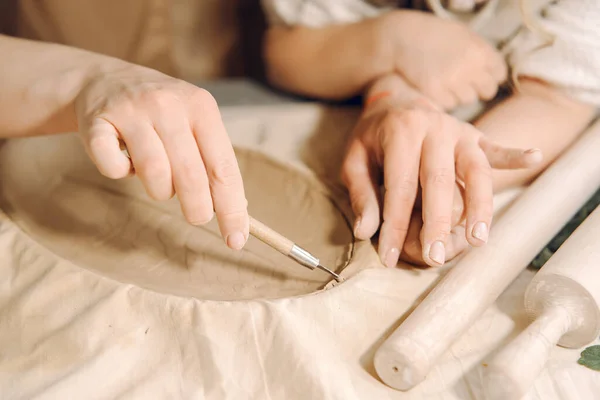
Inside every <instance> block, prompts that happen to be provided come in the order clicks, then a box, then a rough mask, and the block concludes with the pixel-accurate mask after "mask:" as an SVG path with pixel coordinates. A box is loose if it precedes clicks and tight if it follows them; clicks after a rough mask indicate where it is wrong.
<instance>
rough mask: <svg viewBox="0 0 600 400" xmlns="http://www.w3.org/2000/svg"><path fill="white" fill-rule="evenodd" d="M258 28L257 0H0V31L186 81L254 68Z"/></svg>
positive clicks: (259, 27)
mask: <svg viewBox="0 0 600 400" xmlns="http://www.w3.org/2000/svg"><path fill="white" fill-rule="evenodd" d="M263 25H264V24H263V23H262V14H261V13H260V7H259V4H258V0H227V1H221V0H94V1H92V0H86V1H80V0H2V1H0V33H7V34H11V35H14V36H19V37H23V38H28V39H34V40H42V41H47V42H55V43H62V44H66V45H70V46H74V47H78V48H82V49H86V50H91V51H94V52H97V53H101V54H106V55H110V56H113V57H118V58H121V59H123V60H126V61H130V62H133V63H136V64H140V65H144V66H148V67H151V68H155V69H157V70H159V71H162V72H165V73H168V74H170V75H175V76H179V77H181V78H183V79H188V80H192V81H197V80H203V79H214V78H220V77H225V76H241V75H247V74H248V73H249V71H252V68H254V71H258V69H259V68H258V66H259V64H260V62H259V59H260V33H261V31H262V29H263ZM244 58H245V59H246V60H247V61H245V60H244ZM255 75H257V74H256V73H255Z"/></svg>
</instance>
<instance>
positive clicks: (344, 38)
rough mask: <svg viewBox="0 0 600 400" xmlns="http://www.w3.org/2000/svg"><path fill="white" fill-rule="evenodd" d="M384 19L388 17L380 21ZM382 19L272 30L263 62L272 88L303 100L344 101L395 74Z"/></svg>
mask: <svg viewBox="0 0 600 400" xmlns="http://www.w3.org/2000/svg"><path fill="white" fill-rule="evenodd" d="M382 18H385V17H382ZM384 25H385V24H382V23H381V18H372V19H367V20H364V21H360V22H357V23H352V24H339V25H330V26H326V27H324V28H316V29H312V28H306V27H293V28H285V27H273V28H270V29H269V31H268V32H267V35H266V40H265V47H264V53H265V62H266V67H267V73H268V76H269V80H270V81H271V83H273V84H274V85H276V86H278V87H280V88H282V89H285V90H289V91H292V92H295V93H299V94H302V95H307V96H313V97H319V98H323V99H331V100H340V99H344V98H349V97H352V96H354V95H358V94H360V93H361V92H362V91H363V90H365V88H366V87H367V85H368V84H369V82H371V81H373V80H374V79H375V78H377V77H378V76H380V75H383V74H385V73H388V72H391V71H392V70H393V60H391V59H388V58H391V54H392V51H391V50H390V49H388V48H387V47H388V46H390V40H389V38H386V37H385V33H384V32H383V30H384V27H383V26H384Z"/></svg>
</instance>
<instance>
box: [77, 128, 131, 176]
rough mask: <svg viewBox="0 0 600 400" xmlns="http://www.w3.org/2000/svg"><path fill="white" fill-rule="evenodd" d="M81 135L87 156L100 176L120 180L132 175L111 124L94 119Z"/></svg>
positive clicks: (116, 132) (127, 159)
mask: <svg viewBox="0 0 600 400" xmlns="http://www.w3.org/2000/svg"><path fill="white" fill-rule="evenodd" d="M81 134H82V139H83V144H84V147H85V150H86V152H87V154H88V156H89V157H90V159H91V160H92V162H93V163H94V164H95V165H96V168H98V171H100V173H101V174H102V175H104V176H106V177H107V178H111V179H121V178H125V177H127V176H129V175H130V174H131V173H132V165H131V161H130V160H129V158H128V157H127V156H126V155H125V154H123V152H122V151H121V149H120V144H119V137H120V134H119V132H118V131H117V129H116V128H115V127H114V125H113V124H111V123H110V122H108V121H107V120H105V119H103V118H95V119H94V120H93V121H92V123H91V125H90V126H89V127H87V129H86V128H84V129H82V132H81Z"/></svg>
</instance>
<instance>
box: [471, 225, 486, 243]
mask: <svg viewBox="0 0 600 400" xmlns="http://www.w3.org/2000/svg"><path fill="white" fill-rule="evenodd" d="M471 233H472V235H473V237H474V238H475V239H479V240H481V241H482V242H483V243H487V241H488V227H487V224H486V223H485V222H478V223H476V224H475V225H474V226H473V231H472V232H471Z"/></svg>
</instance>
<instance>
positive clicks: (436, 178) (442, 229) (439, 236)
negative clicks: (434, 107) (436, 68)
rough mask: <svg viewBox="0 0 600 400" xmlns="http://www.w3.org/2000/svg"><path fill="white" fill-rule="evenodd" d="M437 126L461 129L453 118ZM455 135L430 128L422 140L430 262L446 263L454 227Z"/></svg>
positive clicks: (425, 233) (425, 248) (425, 238)
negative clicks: (430, 130)
mask: <svg viewBox="0 0 600 400" xmlns="http://www.w3.org/2000/svg"><path fill="white" fill-rule="evenodd" d="M436 129H440V130H445V129H448V130H450V129H458V128H457V124H456V123H454V122H453V121H444V122H443V123H440V124H439V127H436ZM453 137H454V135H452V134H451V132H431V133H430V134H429V135H428V136H427V137H426V138H425V141H424V143H423V152H422V160H421V174H420V180H421V186H422V188H423V211H422V212H423V241H422V245H423V260H425V262H426V263H427V264H428V265H431V266H436V265H443V264H444V262H445V260H446V249H445V242H446V238H447V236H448V234H449V233H450V230H451V228H452V226H451V223H452V203H453V198H454V186H455V182H456V176H455V173H454V168H455V166H454V141H453Z"/></svg>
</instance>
